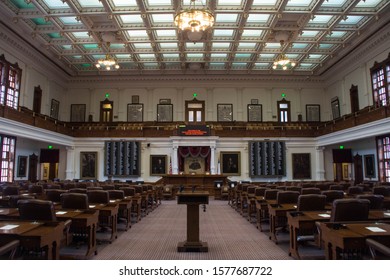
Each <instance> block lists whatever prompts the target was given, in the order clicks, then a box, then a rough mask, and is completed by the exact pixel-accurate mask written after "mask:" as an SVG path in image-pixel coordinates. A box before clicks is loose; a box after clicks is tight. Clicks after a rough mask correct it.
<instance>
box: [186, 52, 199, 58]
mask: <svg viewBox="0 0 390 280" xmlns="http://www.w3.org/2000/svg"><path fill="white" fill-rule="evenodd" d="M187 57H188V58H203V53H187Z"/></svg>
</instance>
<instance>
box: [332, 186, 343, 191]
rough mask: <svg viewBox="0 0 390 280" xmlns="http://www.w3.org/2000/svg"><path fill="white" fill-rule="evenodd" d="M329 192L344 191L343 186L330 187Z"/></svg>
mask: <svg viewBox="0 0 390 280" xmlns="http://www.w3.org/2000/svg"><path fill="white" fill-rule="evenodd" d="M329 190H331V191H344V186H343V185H330V186H329Z"/></svg>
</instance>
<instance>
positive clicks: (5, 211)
mask: <svg viewBox="0 0 390 280" xmlns="http://www.w3.org/2000/svg"><path fill="white" fill-rule="evenodd" d="M14 216H16V217H18V216H19V210H18V208H0V220H9V219H15V218H14Z"/></svg>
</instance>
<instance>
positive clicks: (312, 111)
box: [306, 104, 321, 122]
mask: <svg viewBox="0 0 390 280" xmlns="http://www.w3.org/2000/svg"><path fill="white" fill-rule="evenodd" d="M306 121H307V122H320V121H321V107H320V105H319V104H307V105H306Z"/></svg>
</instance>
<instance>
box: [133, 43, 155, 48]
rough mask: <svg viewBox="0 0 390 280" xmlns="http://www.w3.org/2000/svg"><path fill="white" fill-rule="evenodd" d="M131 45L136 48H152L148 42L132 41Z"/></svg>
mask: <svg viewBox="0 0 390 280" xmlns="http://www.w3.org/2000/svg"><path fill="white" fill-rule="evenodd" d="M133 45H134V48H136V49H152V45H151V44H150V43H133Z"/></svg>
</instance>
